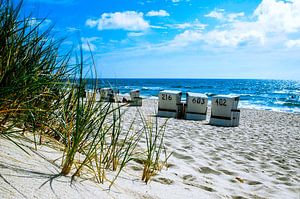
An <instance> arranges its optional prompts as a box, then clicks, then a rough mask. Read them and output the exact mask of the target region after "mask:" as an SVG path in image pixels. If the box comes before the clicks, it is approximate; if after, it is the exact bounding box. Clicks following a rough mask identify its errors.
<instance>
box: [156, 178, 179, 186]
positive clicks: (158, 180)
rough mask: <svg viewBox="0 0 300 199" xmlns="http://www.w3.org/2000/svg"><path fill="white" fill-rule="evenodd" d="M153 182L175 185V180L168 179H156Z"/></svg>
mask: <svg viewBox="0 0 300 199" xmlns="http://www.w3.org/2000/svg"><path fill="white" fill-rule="evenodd" d="M153 181H155V182H159V183H161V184H165V185H170V184H173V183H174V180H171V179H168V178H163V177H161V178H154V179H153Z"/></svg>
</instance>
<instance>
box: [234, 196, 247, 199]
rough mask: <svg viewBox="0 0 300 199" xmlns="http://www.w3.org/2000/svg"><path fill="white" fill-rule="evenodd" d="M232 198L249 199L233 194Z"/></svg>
mask: <svg viewBox="0 0 300 199" xmlns="http://www.w3.org/2000/svg"><path fill="white" fill-rule="evenodd" d="M232 199H247V198H245V197H243V196H232Z"/></svg>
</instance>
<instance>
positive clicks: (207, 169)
mask: <svg viewBox="0 0 300 199" xmlns="http://www.w3.org/2000/svg"><path fill="white" fill-rule="evenodd" d="M198 171H199V172H200V173H204V174H215V175H220V174H221V172H219V171H216V170H213V169H211V168H210V167H200V168H199V169H198Z"/></svg>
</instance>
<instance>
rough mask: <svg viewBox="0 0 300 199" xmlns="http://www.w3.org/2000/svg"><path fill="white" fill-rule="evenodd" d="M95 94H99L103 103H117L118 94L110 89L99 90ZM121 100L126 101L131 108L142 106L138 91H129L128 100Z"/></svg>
mask: <svg viewBox="0 0 300 199" xmlns="http://www.w3.org/2000/svg"><path fill="white" fill-rule="evenodd" d="M97 92H98V93H99V94H100V99H101V100H102V101H104V102H117V101H119V100H118V97H117V94H118V93H119V92H118V91H116V90H113V89H112V88H99V89H97ZM123 100H126V102H128V103H129V104H130V105H131V106H142V98H141V97H140V90H138V89H137V90H132V91H130V100H128V101H127V99H125V98H123Z"/></svg>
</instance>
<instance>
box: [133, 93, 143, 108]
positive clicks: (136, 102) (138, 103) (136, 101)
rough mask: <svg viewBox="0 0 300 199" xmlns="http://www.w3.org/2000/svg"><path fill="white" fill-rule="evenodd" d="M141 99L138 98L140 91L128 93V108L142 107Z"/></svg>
mask: <svg viewBox="0 0 300 199" xmlns="http://www.w3.org/2000/svg"><path fill="white" fill-rule="evenodd" d="M142 102H143V99H142V98H141V97H140V90H138V89H136V90H132V91H130V106H142Z"/></svg>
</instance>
